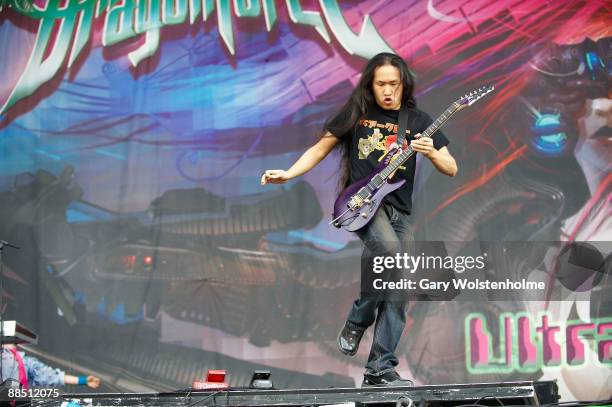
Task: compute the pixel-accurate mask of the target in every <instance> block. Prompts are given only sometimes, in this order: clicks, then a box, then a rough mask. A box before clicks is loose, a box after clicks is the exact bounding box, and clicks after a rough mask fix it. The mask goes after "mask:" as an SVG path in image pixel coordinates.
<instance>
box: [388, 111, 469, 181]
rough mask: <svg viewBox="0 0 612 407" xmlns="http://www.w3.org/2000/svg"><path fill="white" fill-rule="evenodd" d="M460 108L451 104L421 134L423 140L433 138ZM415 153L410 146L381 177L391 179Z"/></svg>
mask: <svg viewBox="0 0 612 407" xmlns="http://www.w3.org/2000/svg"><path fill="white" fill-rule="evenodd" d="M459 107H460V105H459V104H458V103H457V102H455V103H453V104H451V105H450V106H449V107H448V109H446V110H445V111H444V113H442V114H441V115H440V116H439V117H438V118H437V119H436V120H435V121H434V122H433V123H432V124H431V125H430V126H429V127H427V129H426V130H425V131H424V132H423V133H421V138H422V137H427V138H431V136H432V135H433V134H434V133H435V132H436V131H437V130H438V129H439V128H440V127H442V126H443V125H444V124H445V123H446V122H447V121H448V119H450V118H451V116H452V115H454V114H455V113H457V111H458V110H459ZM414 153H415V151H414V150H413V149H412V146H411V145H408V148H407V149H406V150H404V151H402V152H401V154H399V155H398V156H397V158H396V159H395V160H393V161H392V162H391V163H389V165H387V167H385V169H384V170H382V171H381V172H380V176H381V177H382V178H383V179H385V178H387V177H389V175H391V174H393V171H395V170H397V169H398V168H399V167H400V166H401V165H402V164H404V163H405V162H406V161H407V160H408V159H409V158H410V157H412V155H413V154H414Z"/></svg>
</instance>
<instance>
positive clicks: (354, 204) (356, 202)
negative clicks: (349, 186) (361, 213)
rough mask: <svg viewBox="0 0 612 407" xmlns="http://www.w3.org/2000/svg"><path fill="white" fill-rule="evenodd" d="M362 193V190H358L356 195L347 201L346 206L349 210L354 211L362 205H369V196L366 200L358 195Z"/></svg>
mask: <svg viewBox="0 0 612 407" xmlns="http://www.w3.org/2000/svg"><path fill="white" fill-rule="evenodd" d="M362 191H363V188H362V189H360V190H359V191H357V193H356V194H355V195H353V196H352V197H351V199H349V201H348V204H347V206H348V207H349V208H350V209H351V210H355V209H358V208H361V207H362V206H363V204H369V203H370V202H371V201H370V197H369V196H368V197H367V198H362V197H361V196H360V195H359V193H361V192H362Z"/></svg>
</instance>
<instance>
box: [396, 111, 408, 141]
mask: <svg viewBox="0 0 612 407" xmlns="http://www.w3.org/2000/svg"><path fill="white" fill-rule="evenodd" d="M407 127H408V106H406V105H405V104H403V105H402V107H400V111H399V115H398V117H397V139H396V141H395V142H396V143H397V146H398V147H399V148H400V151H401V150H403V148H402V147H403V146H404V139H405V138H406V129H407Z"/></svg>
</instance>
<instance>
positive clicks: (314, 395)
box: [31, 381, 559, 407]
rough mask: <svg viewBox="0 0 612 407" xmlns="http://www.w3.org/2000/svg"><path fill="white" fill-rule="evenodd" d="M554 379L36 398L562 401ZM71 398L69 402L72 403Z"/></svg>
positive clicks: (245, 402)
mask: <svg viewBox="0 0 612 407" xmlns="http://www.w3.org/2000/svg"><path fill="white" fill-rule="evenodd" d="M558 399H559V397H558V392H557V385H556V383H555V382H552V381H542V382H530V381H527V382H509V383H477V384H451V385H431V386H415V387H368V388H328V389H288V390H253V389H244V388H237V389H236V388H232V389H229V390H220V391H211V390H207V391H202V390H189V389H186V390H181V391H176V392H166V393H149V394H144V393H141V394H136V393H104V394H102V393H100V394H91V393H90V394H65V395H64V396H63V400H59V399H58V400H56V402H54V401H51V400H49V399H46V400H42V399H39V400H32V404H31V405H33V406H35V405H39V406H40V405H42V403H44V405H45V406H63V407H77V406H196V405H197V406H260V407H263V406H323V405H330V404H345V403H354V404H353V405H355V406H356V405H359V404H367V405H380V406H398V407H410V406H412V405H414V406H419V407H421V406H453V405H465V404H471V405H474V404H478V405H490V406H498V405H543V404H553V403H557V402H558ZM67 402H68V403H67Z"/></svg>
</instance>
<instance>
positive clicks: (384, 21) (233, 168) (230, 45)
mask: <svg viewBox="0 0 612 407" xmlns="http://www.w3.org/2000/svg"><path fill="white" fill-rule="evenodd" d="M385 51H386V52H394V53H397V54H399V55H400V56H402V57H403V58H404V59H405V60H406V61H407V63H408V64H409V66H410V68H411V70H412V71H413V73H414V75H415V81H416V89H415V96H416V100H417V104H418V107H419V108H420V109H422V110H424V111H426V112H427V113H429V115H431V116H432V117H433V118H434V119H435V117H437V115H439V114H441V113H442V112H443V111H444V110H445V109H446V108H447V107H448V106H449V105H450V104H451V103H452V102H454V101H455V100H457V99H458V98H460V97H461V96H463V95H465V94H468V93H469V92H471V91H473V90H475V89H478V88H480V87H482V86H486V85H494V86H495V91H494V92H492V93H491V94H489V95H487V96H486V97H485V98H483V99H482V100H481V101H479V102H478V103H476V104H474V105H473V106H470V107H469V108H466V109H463V110H461V111H460V112H458V113H457V114H456V115H455V116H454V117H453V118H452V119H451V120H450V121H449V123H448V124H447V125H446V126H445V128H444V133H445V134H446V136H447V137H448V138H449V140H450V144H449V146H448V149H449V151H450V152H451V153H452V154H453V156H454V157H455V158H456V160H457V163H458V167H459V172H458V175H457V176H455V177H446V176H444V175H442V174H440V173H439V172H437V171H436V170H435V169H434V167H433V166H432V164H431V163H430V162H429V161H428V160H427V159H424V160H421V159H419V160H418V167H417V174H416V182H415V188H414V195H413V200H414V210H413V212H412V214H411V220H412V222H413V226H414V228H415V233H416V241H417V248H419V250H421V249H422V250H421V251H419V252H418V253H420V254H421V256H422V257H421V258H422V259H423V261H425V259H426V258H429V257H428V256H430V257H431V258H439V259H440V262H442V261H443V260H445V261H446V260H448V261H449V262H450V263H449V265H446V263H444V264H442V263H440V265H439V266H438V268H440V269H441V270H438V271H439V272H441V273H446V274H447V277H448V278H447V279H445V280H444V281H457V280H461V277H462V275H463V276H467V275H468V274H469V273H472V272H473V271H469V270H468V271H465V267H464V266H466V265H467V264H468V263H467V262H464V261H465V259H466V258H467V256H472V255H473V256H474V258H476V257H478V256H481V255H482V256H485V257H487V265H488V267H487V269H486V271H485V272H483V273H484V274H483V277H482V278H480V277H479V278H480V279H481V280H482V281H484V279H489V280H492V279H495V280H496V281H502V282H503V281H506V280H508V281H510V282H517V284H519V283H520V284H523V285H521V286H520V287H526V285H525V284H527V283H530V282H531V283H534V284H535V283H542V284H543V285H544V286H545V288H544V289H543V290H540V292H537V293H536V294H533V295H532V291H530V290H525V289H515V290H509V291H508V290H506V291H505V292H504V293H505V294H506V295H505V296H503V297H500V296H496V295H495V292H494V291H489V292H486V296H485V297H482V298H480V299H474V298H473V297H469V300H466V299H465V297H463V294H464V292H462V289H461V287H459V289H456V290H455V292H454V294H453V295H452V296H450V297H448V298H436V296H435V295H429V294H431V293H429V294H428V295H425V294H423V295H422V296H421V298H419V299H418V300H411V301H410V302H409V306H408V323H407V326H406V329H405V332H404V335H403V338H402V341H401V343H400V346H399V349H398V351H397V354H398V357H399V359H400V365H399V367H398V369H399V372H400V373H401V374H403V375H404V376H408V377H412V378H414V380H415V382H416V383H417V384H441V383H467V382H485V381H513V380H522V379H528V380H539V379H542V380H546V379H556V380H558V383H559V386H560V388H561V393H562V395H563V397H564V400H572V399H582V400H594V399H602V398H607V397H610V396H612V372H611V368H612V355H611V352H612V346H611V344H612V308H611V302H610V298H612V281H611V277H610V270H611V267H612V265H611V258H610V251H611V250H610V246H611V243H610V242H611V241H612V224H611V221H610V219H611V218H612V217H611V216H610V214H611V213H610V212H611V211H610V198H611V194H612V174H611V172H610V168H611V165H610V163H611V162H612V143H611V140H612V100H611V94H612V92H611V88H612V87H611V78H612V18H611V15H610V4H609V3H608V2H605V1H603V0H602V1H562V2H547V1H528V0H515V1H493V0H466V1H445V0H440V1H438V0H427V1H426V0H418V1H411V2H407V1H399V0H398V1H394V0H389V1H375V0H367V1H344V0H319V1H318V2H317V1H312V0H309V1H299V0H286V1H279V0H250V1H243V0H234V1H216V2H214V1H212V0H202V1H187V0H173V1H166V0H124V1H122V2H118V1H109V0H82V1H75V0H62V1H60V0H19V1H18V0H5V1H0V76H1V78H2V81H1V85H0V239H1V240H6V241H8V242H10V243H12V244H15V245H18V246H20V250H14V249H11V248H9V247H5V248H4V250H3V267H4V272H3V275H2V278H3V286H4V292H3V293H2V300H3V303H2V308H3V311H4V312H3V317H4V318H5V319H17V320H18V321H20V322H21V323H23V324H24V325H26V326H28V327H29V328H31V329H33V330H35V331H36V332H37V333H38V334H39V335H40V343H39V345H37V346H36V347H32V348H31V349H30V350H29V351H30V352H31V353H32V354H33V355H37V356H38V357H40V358H41V360H44V361H46V362H47V363H49V364H51V365H53V366H55V367H58V368H62V369H68V371H69V372H70V373H73V374H84V373H85V372H88V373H93V374H96V375H98V376H100V377H102V379H103V387H102V389H103V390H104V391H121V392H124V391H149V390H150V391H162V390H173V389H180V388H186V387H189V386H190V385H191V383H192V382H193V380H196V379H200V378H201V377H202V376H203V374H204V372H205V371H206V370H207V369H212V368H218V369H226V370H227V371H228V381H229V382H230V383H231V384H232V385H238V386H244V385H247V384H248V382H249V379H250V377H251V374H252V372H253V370H255V369H270V370H271V371H272V378H273V381H274V383H275V385H276V387H277V388H297V387H307V388H312V387H325V388H327V387H329V386H337V387H338V386H353V385H355V384H358V383H360V381H361V375H362V373H363V366H364V364H365V361H366V359H367V355H368V350H369V345H370V343H371V339H372V335H371V332H370V331H368V332H367V333H366V336H365V338H364V342H363V344H362V348H361V349H360V351H359V353H358V354H357V356H356V357H354V358H348V357H346V356H344V355H342V354H341V353H340V352H339V351H338V349H337V347H336V337H337V334H338V332H339V331H340V329H341V328H342V326H343V324H344V321H345V318H346V316H347V314H348V311H349V308H350V306H351V304H352V301H353V300H354V299H355V298H356V297H357V296H358V295H359V291H360V272H359V269H360V256H361V250H362V246H361V243H360V241H359V240H358V239H357V237H356V236H355V235H354V234H351V233H349V232H346V231H343V230H339V229H336V228H334V227H333V226H330V225H329V222H330V220H331V213H332V206H333V202H334V200H335V198H336V196H337V194H338V192H339V190H338V183H339V174H340V165H339V164H340V156H339V154H337V153H332V154H330V155H329V156H328V157H327V158H326V159H325V160H324V161H323V162H322V163H321V164H319V165H318V166H317V167H316V168H315V169H313V170H312V171H310V172H309V173H307V174H306V175H305V176H303V177H300V178H297V179H294V180H291V181H290V182H288V183H287V184H285V185H266V186H261V185H260V178H261V174H262V172H263V171H264V170H266V169H276V168H279V169H287V168H288V167H289V166H290V165H291V164H292V163H293V162H294V161H295V160H296V159H297V158H298V157H299V156H300V155H301V154H302V153H303V152H304V151H305V150H306V149H307V148H308V147H309V146H310V145H312V144H313V143H315V142H316V141H317V140H318V139H319V137H320V136H321V134H322V131H323V126H324V123H325V121H326V119H328V118H329V117H330V116H332V115H333V114H334V113H335V112H337V111H338V109H339V108H340V107H341V106H342V104H343V103H344V102H345V101H346V99H347V98H348V96H349V95H350V93H351V91H352V89H353V88H354V86H355V85H356V84H357V82H358V81H359V78H360V72H361V70H362V69H363V68H364V66H365V64H366V62H367V60H368V59H369V58H370V57H372V56H374V55H375V54H377V53H379V52H385ZM373 125H376V124H373ZM379 147H380V146H378V144H376V145H372V148H379ZM459 257H462V259H463V260H461V261H462V263H461V264H460V263H459V262H458V260H457V259H458V258H459ZM483 258H484V257H483ZM449 259H450V260H449ZM472 264H479V263H472ZM468 268H469V267H468ZM455 288H457V287H455ZM463 291H465V287H464V288H463ZM514 293H516V294H514ZM423 299H426V300H423Z"/></svg>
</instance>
